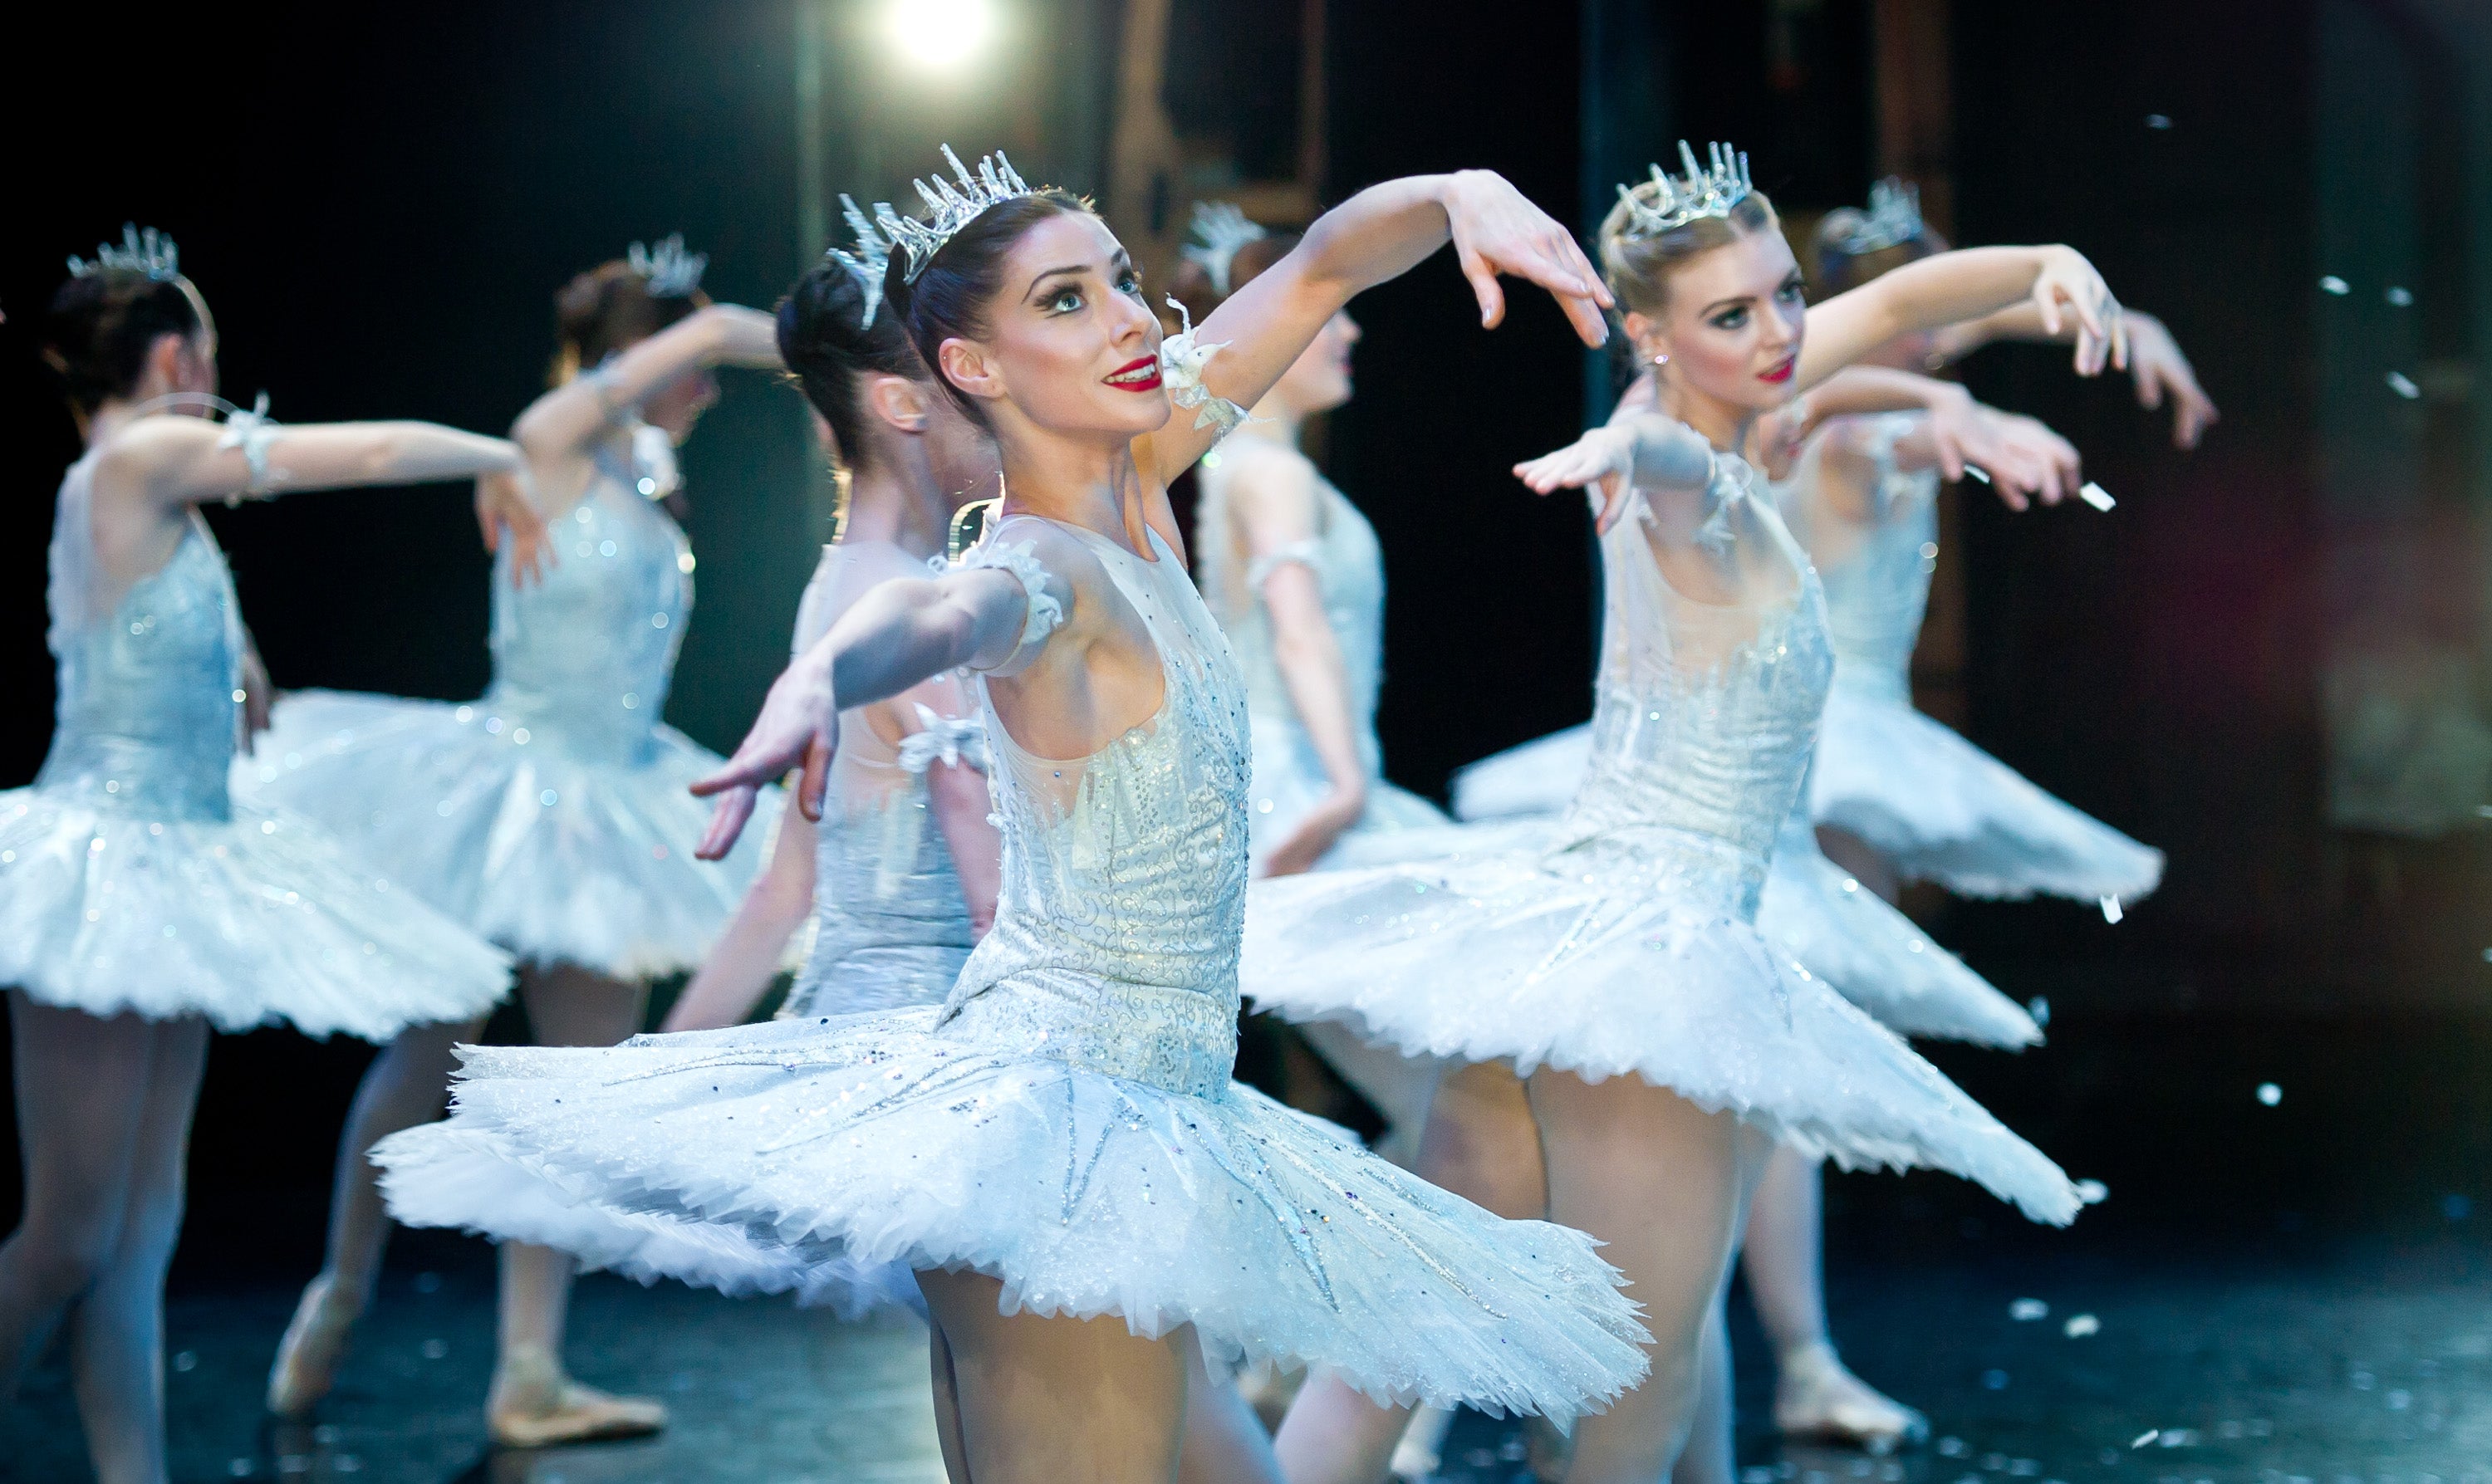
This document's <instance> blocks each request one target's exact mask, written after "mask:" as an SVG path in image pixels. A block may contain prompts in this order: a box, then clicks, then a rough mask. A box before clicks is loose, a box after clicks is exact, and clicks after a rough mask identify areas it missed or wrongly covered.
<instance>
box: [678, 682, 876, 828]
mask: <svg viewBox="0 0 2492 1484" xmlns="http://www.w3.org/2000/svg"><path fill="white" fill-rule="evenodd" d="M839 740H840V712H839V703H838V701H837V700H836V699H835V698H834V697H832V695H831V650H830V649H829V647H828V646H827V645H826V644H820V643H817V644H816V645H815V646H814V648H812V649H809V650H807V651H806V652H805V653H803V654H801V655H798V656H797V657H796V659H795V662H794V663H793V664H791V665H789V666H788V667H787V668H786V670H784V671H782V672H781V673H780V676H779V678H778V679H776V680H774V681H772V682H771V683H770V695H769V697H768V698H767V699H765V700H763V701H762V703H761V714H760V715H759V716H757V717H756V718H754V721H753V729H752V730H750V731H748V732H746V733H745V734H744V740H743V741H742V742H740V743H738V744H736V749H735V756H734V757H729V758H728V759H727V766H725V767H723V768H721V769H719V770H718V771H717V772H715V773H712V774H711V775H710V776H709V777H707V778H704V779H702V780H700V781H699V782H697V783H696V784H694V785H693V787H692V791H693V793H694V795H695V796H696V797H699V798H709V797H711V796H713V795H715V796H716V797H717V799H718V808H717V809H715V810H713V811H712V812H711V814H710V818H709V828H708V829H707V830H706V831H704V832H703V833H702V835H701V842H700V845H699V846H698V847H697V849H695V850H694V851H693V853H694V854H695V855H697V856H698V857H699V858H700V859H702V860H705V861H714V860H720V859H723V858H725V857H726V855H727V851H728V850H730V849H733V848H734V846H735V842H736V837H738V836H740V835H742V834H743V833H744V826H745V824H746V822H747V821H749V820H750V819H751V818H752V817H753V806H754V801H755V800H756V798H758V797H759V796H760V793H761V786H762V785H764V784H767V783H769V782H771V781H772V780H774V779H777V778H780V777H783V776H785V775H786V772H787V770H788V769H790V768H793V767H796V766H798V765H799V764H802V765H803V767H804V776H803V777H802V778H801V779H800V780H798V782H797V785H796V808H797V810H798V811H799V812H801V813H802V814H803V815H804V816H805V817H806V818H808V819H816V820H818V819H820V818H821V817H822V793H823V790H824V788H825V787H827V786H828V784H829V782H830V768H831V754H832V752H833V751H834V750H835V749H836V748H837V747H838V746H839Z"/></svg>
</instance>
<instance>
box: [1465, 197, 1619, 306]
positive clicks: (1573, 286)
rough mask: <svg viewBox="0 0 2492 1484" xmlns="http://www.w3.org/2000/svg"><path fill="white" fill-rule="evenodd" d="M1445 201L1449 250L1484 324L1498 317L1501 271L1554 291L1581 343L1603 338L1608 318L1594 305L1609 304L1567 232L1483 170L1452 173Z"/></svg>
mask: <svg viewBox="0 0 2492 1484" xmlns="http://www.w3.org/2000/svg"><path fill="white" fill-rule="evenodd" d="M1444 207H1445V218H1446V221H1447V222H1448V223H1449V224H1450V226H1451V228H1452V234H1453V242H1454V255H1455V257H1456V258H1457V259H1459V260H1460V262H1461V263H1462V269H1463V277H1465V278H1467V279H1469V280H1470V281H1471V292H1472V293H1473V294H1475V295H1477V296H1478V298H1479V308H1480V324H1481V325H1482V326H1483V327H1485V328H1488V329H1492V330H1494V329H1496V328H1497V327H1498V324H1499V323H1501V322H1502V321H1503V320H1504V318H1505V288H1504V285H1503V284H1501V283H1499V282H1498V275H1500V274H1505V275H1510V276H1511V277H1514V278H1518V279H1528V280H1529V281H1530V282H1534V283H1537V284H1539V285H1540V286H1541V287H1543V288H1545V289H1547V290H1549V292H1551V293H1552V294H1555V295H1556V296H1557V298H1558V307H1559V308H1560V309H1562V310H1564V311H1565V312H1566V317H1567V319H1568V320H1570V321H1572V322H1573V324H1574V326H1575V333H1576V334H1577V335H1579V336H1582V337H1583V340H1584V343H1585V344H1587V345H1601V344H1604V343H1606V342H1607V341H1608V340H1609V338H1610V331H1609V322H1608V321H1607V320H1605V319H1604V318H1602V315H1601V312H1602V311H1603V310H1605V309H1607V308H1609V306H1610V303H1611V300H1610V290H1609V287H1608V285H1606V284H1604V283H1603V282H1601V275H1600V273H1599V271H1598V270H1597V269H1595V268H1593V266H1592V263H1591V260H1590V259H1589V258H1587V257H1586V256H1585V255H1584V250H1583V248H1581V247H1580V246H1578V245H1577V244H1576V241H1575V234H1574V233H1572V232H1570V231H1568V230H1566V228H1565V227H1563V226H1561V225H1559V224H1558V222H1557V221H1556V220H1555V219H1553V218H1552V217H1551V216H1550V215H1549V214H1548V213H1547V212H1545V211H1542V210H1541V209H1540V208H1539V207H1537V206H1534V205H1533V204H1531V202H1530V201H1529V200H1528V199H1527V198H1526V197H1525V196H1524V194H1523V193H1522V192H1520V191H1517V190H1515V189H1514V187H1513V186H1512V185H1511V184H1510V183H1509V182H1508V181H1507V180H1506V179H1505V177H1504V176H1501V175H1498V174H1497V173H1495V172H1494V171H1490V170H1465V171H1463V172H1462V173H1461V174H1458V175H1456V176H1454V177H1453V178H1452V183H1451V185H1450V187H1449V188H1448V189H1447V191H1446V193H1445V196H1444Z"/></svg>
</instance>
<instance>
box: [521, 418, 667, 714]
mask: <svg viewBox="0 0 2492 1484" xmlns="http://www.w3.org/2000/svg"><path fill="white" fill-rule="evenodd" d="M643 477H644V476H643V475H642V473H641V472H640V470H639V469H638V467H637V465H636V462H635V458H634V454H633V442H632V440H631V439H629V438H623V437H615V438H609V439H608V440H607V442H606V443H605V444H604V445H603V446H602V447H600V448H599V450H598V451H597V454H596V456H595V459H594V460H593V465H592V472H591V473H590V475H589V480H588V487H587V489H586V490H583V491H582V492H581V494H580V496H579V498H578V500H577V501H576V502H574V503H573V504H572V505H571V507H570V508H569V509H567V510H564V511H563V512H562V513H561V514H559V515H557V516H555V517H553V518H552V519H551V520H550V521H549V522H548V530H547V533H546V534H547V539H548V540H549V542H551V543H552V546H553V551H554V554H555V556H556V557H557V558H559V560H560V563H561V565H559V566H555V567H551V568H549V569H548V570H547V571H546V572H545V573H544V574H543V577H544V580H543V581H541V582H535V583H531V584H530V585H529V586H527V587H525V588H519V589H515V588H514V587H513V586H512V584H511V581H510V572H509V564H510V557H509V556H508V555H507V554H505V555H504V556H503V557H502V558H501V559H500V560H499V561H498V562H496V563H495V569H494V575H493V625H492V649H493V685H492V689H491V690H490V691H489V692H487V693H486V696H485V704H486V705H488V706H490V708H491V709H492V710H493V711H494V712H495V713H496V714H498V715H500V716H502V717H505V718H508V719H512V720H515V721H518V722H521V723H524V724H525V725H527V726H529V727H533V728H535V729H536V730H537V731H538V732H540V733H542V734H544V735H546V736H549V737H551V738H558V739H559V741H560V743H561V745H562V746H563V747H564V748H566V749H567V750H569V751H571V752H573V753H575V754H578V755H580V756H583V757H592V758H598V759H602V760H610V761H616V762H627V763H628V762H638V761H639V760H641V759H642V758H643V757H646V756H647V754H648V751H649V748H650V745H651V744H650V733H651V731H652V730H653V729H654V728H655V727H657V725H658V723H659V720H660V718H661V717H663V716H664V715H665V712H666V708H667V689H668V687H669V686H670V685H671V684H672V683H673V679H674V669H675V652H676V650H677V649H678V648H680V647H681V646H682V643H683V635H684V619H685V618H686V616H687V615H689V614H690V613H691V611H692V604H693V579H692V570H693V553H692V548H691V546H690V545H689V544H687V543H686V542H685V540H684V533H683V530H682V529H681V528H680V527H678V526H677V525H676V524H675V522H674V520H673V519H671V518H669V517H668V516H667V513H666V511H665V510H664V509H662V508H661V507H659V506H658V505H656V504H655V503H653V502H651V501H650V500H648V499H645V498H643V497H642V496H641V495H640V493H639V492H638V489H637V486H638V482H639V481H640V479H642V478H643Z"/></svg>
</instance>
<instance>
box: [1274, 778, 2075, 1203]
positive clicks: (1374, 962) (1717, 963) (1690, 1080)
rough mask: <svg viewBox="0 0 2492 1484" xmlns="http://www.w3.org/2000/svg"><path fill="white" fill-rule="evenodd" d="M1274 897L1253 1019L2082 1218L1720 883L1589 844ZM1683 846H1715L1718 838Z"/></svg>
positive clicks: (1994, 1130)
mask: <svg viewBox="0 0 2492 1484" xmlns="http://www.w3.org/2000/svg"><path fill="white" fill-rule="evenodd" d="M1530 828H1532V826H1512V827H1508V829H1506V830H1504V831H1492V832H1490V834H1489V836H1488V837H1486V838H1487V839H1488V840H1489V841H1490V843H1491V844H1492V846H1494V845H1495V844H1498V843H1502V844H1504V845H1505V846H1507V848H1503V849H1497V848H1491V849H1489V850H1487V851H1484V852H1482V853H1479V854H1472V855H1457V856H1455V857H1452V858H1450V859H1448V860H1445V861H1441V862H1439V863H1436V864H1433V865H1420V864H1412V865H1406V866H1400V867H1385V868H1379V869H1376V870H1368V871H1355V872H1338V873H1331V874H1326V875H1310V876H1289V877H1283V878H1277V879H1272V880H1266V881H1259V882H1257V883H1256V885H1255V889H1254V891H1253V892H1252V893H1251V894H1250V896H1249V909H1248V912H1247V920H1246V951H1245V958H1244V966H1243V971H1242V974H1241V979H1242V985H1243V988H1244V990H1245V992H1246V993H1247V994H1249V995H1250V996H1251V997H1252V998H1253V999H1254V1000H1255V1002H1256V1004H1257V1006H1258V1008H1261V1009H1264V1010H1273V1011H1278V1012H1279V1013H1281V1014H1283V1015H1286V1016H1289V1017H1290V1019H1292V1020H1329V1021H1341V1022H1344V1023H1347V1024H1350V1025H1352V1026H1353V1027H1355V1028H1357V1029H1359V1030H1360V1031H1362V1033H1364V1034H1367V1035H1369V1036H1371V1037H1374V1038H1380V1039H1384V1040H1388V1041H1390V1042H1392V1043H1393V1044H1394V1045H1396V1046H1398V1047H1400V1048H1401V1049H1402V1050H1403V1051H1405V1052H1408V1053H1413V1054H1429V1055H1439V1056H1452V1057H1459V1058H1461V1059H1463V1060H1467V1061H1488V1060H1500V1059H1510V1060H1512V1061H1513V1062H1514V1063H1515V1064H1516V1066H1517V1069H1518V1070H1519V1071H1523V1072H1527V1073H1528V1071H1530V1070H1531V1069H1533V1068H1535V1067H1539V1066H1544V1065H1546V1066H1552V1067H1556V1068H1558V1069H1559V1070H1562V1071H1567V1072H1572V1073H1575V1074H1576V1075H1578V1076H1580V1077H1583V1078H1585V1079H1586V1080H1587V1081H1591V1082H1598V1081H1601V1080H1602V1079H1604V1078H1608V1077H1614V1076H1619V1075H1623V1074H1627V1073H1633V1074H1634V1075H1636V1076H1639V1077H1642V1078H1643V1079H1644V1080H1645V1081H1647V1082H1648V1083H1653V1084H1654V1085H1656V1086H1662V1087H1668V1088H1670V1089H1672V1090H1673V1091H1675V1092H1676V1093H1678V1094H1679V1095H1680V1096H1682V1097H1684V1098H1686V1099H1687V1100H1688V1101H1689V1102H1691V1103H1694V1104H1696V1105H1697V1106H1698V1107H1700V1108H1704V1109H1706V1110H1707V1111H1711V1112H1721V1111H1728V1112H1731V1113H1736V1114H1737V1115H1738V1116H1739V1117H1741V1118H1742V1119H1745V1120H1747V1121H1749V1122H1752V1123H1755V1124H1757V1125H1758V1126H1760V1127H1761V1128H1764V1129H1765V1130H1766V1131H1767V1132H1768V1133H1770V1134H1771V1135H1772V1136H1773V1137H1774V1138H1775V1139H1776V1140H1777V1141H1778V1142H1781V1143H1789V1144H1791V1145H1793V1146H1794V1147H1795V1148H1797V1149H1799V1150H1800V1151H1802V1152H1803V1153H1807V1154H1811V1155H1816V1156H1822V1157H1825V1158H1829V1159H1832V1160H1834V1161H1835V1162H1836V1163H1837V1164H1839V1165H1842V1166H1843V1167H1845V1168H1847V1169H1857V1168H1869V1167H1887V1168H1893V1169H1906V1168H1912V1167H1916V1166H1932V1167H1936V1168H1938V1169H1943V1170H1947V1171H1951V1172H1955V1173H1957V1174H1960V1175H1963V1176H1965V1177H1967V1178H1969V1179H1973V1180H1975V1181H1977V1182H1979V1183H1980V1184H1982V1185H1984V1186H1986V1187H1988V1188H1989V1189H1990V1190H1991V1191H1993V1192H1994V1193H1996V1194H1998V1195H1999V1196H2001V1197H2003V1198H2004V1199H2006V1200H2009V1201H2012V1202H2015V1203H2016V1204H2017V1205H2019V1206H2020V1207H2022V1208H2023V1209H2024V1210H2025V1211H2026V1213H2027V1214H2029V1215H2031V1216H2032V1217H2034V1218H2035V1219H2037V1220H2042V1221H2049V1222H2054V1223H2064V1222H2066V1221H2068V1220H2069V1219H2070V1218H2071V1217H2073V1216H2074V1215H2075V1214H2076V1211H2077V1208H2078V1205H2079V1203H2080V1202H2079V1199H2078V1195H2077V1192H2076V1188H2075V1187H2074V1186H2073V1185H2072V1184H2071V1183H2070V1182H2069V1180H2068V1178H2067V1176H2066V1175H2064V1174H2063V1173H2062V1172H2061V1171H2060V1170H2059V1168H2058V1167H2057V1166H2055V1165H2053V1164H2052V1163H2051V1161H2050V1160H2048V1159H2046V1158H2044V1157H2043V1156H2042V1155H2041V1154H2040V1153H2039V1152H2038V1151H2036V1150H2035V1149H2033V1148H2032V1146H2031V1145H2030V1144H2027V1143H2025V1142H2024V1141H2023V1140H2021V1139H2019V1138H2017V1137H2016V1136H2015V1135H2014V1134H2012V1133H2010V1132H2009V1131H2008V1130H2007V1129H2005V1128H2004V1127H2003V1126H2001V1124H2000V1123H1999V1122H1998V1120H1997V1119H1995V1118H1993V1117H1991V1116H1990V1114H1989V1113H1985V1112H1983V1111H1982V1109H1981V1108H1980V1107H1979V1106H1978V1105H1977V1104H1975V1103H1974V1102H1973V1100H1972V1099H1970V1098H1968V1097H1966V1096H1965V1095H1964V1094H1963V1093H1962V1092H1960V1091H1958V1090H1957V1089H1956V1087H1955V1086H1954V1085H1953V1084H1952V1083H1948V1082H1947V1081H1946V1079H1945V1078H1943V1077H1942V1076H1940V1075H1939V1073H1938V1072H1937V1071H1936V1070H1935V1069H1933V1068H1932V1067H1930V1066H1929V1064H1928V1063H1926V1062H1924V1061H1922V1060H1921V1058H1920V1057H1918V1056H1917V1055H1915V1054H1914V1053H1913V1051H1912V1049H1911V1048H1909V1047H1907V1046H1906V1045H1905V1044H1904V1043H1903V1042H1902V1041H1901V1040H1899V1039H1897V1038H1896V1037H1895V1035H1894V1034H1893V1033H1892V1032H1891V1031H1888V1030H1887V1029H1886V1028H1884V1026H1882V1025H1880V1024H1877V1023H1876V1022H1874V1021H1872V1020H1871V1019H1869V1017H1868V1016H1867V1015H1865V1014H1863V1013H1862V1012H1861V1011H1860V1010H1858V1009H1856V1008H1855V1007H1854V1006H1853V1005H1852V1004H1851V1003H1849V1002H1848V1001H1847V1000H1845V999H1844V998H1843V997H1842V996H1841V995H1839V994H1836V993H1835V992H1834V991H1833V990H1832V989H1831V988H1830V987H1829V986H1828V985H1827V984H1826V983H1825V981H1823V980H1822V979H1819V978H1817V977H1815V976H1814V975H1812V974H1811V973H1810V972H1809V971H1808V970H1806V969H1804V968H1802V967H1800V966H1799V965H1797V964H1796V963H1794V962H1792V960H1791V959H1790V958H1789V957H1788V956H1786V955H1785V954H1783V953H1779V952H1777V951H1775V950H1774V949H1772V948H1769V947H1768V946H1767V944H1766V941H1765V938H1764V937H1763V936H1761V935H1760V934H1759V933H1758V931H1757V929H1755V928H1754V927H1751V926H1749V925H1748V924H1747V923H1745V922H1742V921H1740V920H1739V919H1738V917H1737V915H1736V913H1735V912H1734V911H1732V910H1731V909H1729V908H1728V907H1727V906H1720V907H1718V908H1717V907H1715V906H1708V905H1704V903H1705V900H1706V899H1705V896H1704V893H1703V891H1702V890H1701V889H1699V890H1691V889H1690V887H1691V885H1694V884H1696V883H1697V882H1699V881H1701V880H1702V878H1703V877H1704V876H1705V874H1706V871H1707V870H1709V869H1710V868H1709V867H1708V868H1699V869H1698V870H1697V871H1696V872H1694V873H1691V874H1687V875H1682V874H1681V869H1682V868H1681V867H1680V866H1679V865H1678V864H1677V863H1675V862H1674V863H1669V864H1656V860H1658V861H1660V862H1669V861H1670V857H1669V856H1668V854H1667V853H1666V852H1665V853H1661V854H1660V855H1658V856H1657V857H1656V856H1655V855H1653V854H1647V853H1646V852H1643V851H1639V850H1631V849H1627V848H1624V847H1621V846H1618V845H1617V844H1616V843H1615V842H1610V841H1593V842H1589V843H1587V844H1586V845H1584V846H1579V847H1577V848H1575V849H1572V850H1567V851H1561V852H1558V853H1555V854H1550V855H1547V856H1542V855H1540V854H1538V853H1537V852H1535V851H1533V850H1530V849H1528V848H1524V849H1517V848H1513V847H1512V846H1513V845H1514V844H1515V842H1516V841H1518V840H1521V839H1526V838H1528V830H1529V829H1530ZM1687 844H1689V845H1691V846H1696V847H1697V848H1700V849H1701V848H1702V847H1703V843H1701V842H1695V841H1692V840H1691V841H1689V842H1687Z"/></svg>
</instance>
